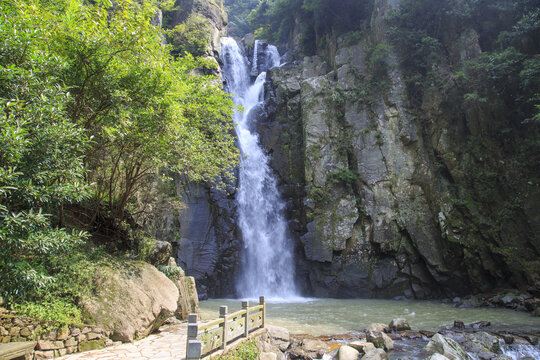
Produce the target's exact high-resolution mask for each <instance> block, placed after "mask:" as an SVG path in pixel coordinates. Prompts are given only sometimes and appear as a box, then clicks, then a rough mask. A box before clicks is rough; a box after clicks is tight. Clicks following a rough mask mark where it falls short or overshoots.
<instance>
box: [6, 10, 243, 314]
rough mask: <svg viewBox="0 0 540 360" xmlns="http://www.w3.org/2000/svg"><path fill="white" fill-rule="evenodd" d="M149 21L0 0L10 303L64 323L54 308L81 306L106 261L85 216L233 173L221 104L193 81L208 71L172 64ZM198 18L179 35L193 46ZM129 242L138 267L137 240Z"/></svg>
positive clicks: (133, 13) (225, 107)
mask: <svg viewBox="0 0 540 360" xmlns="http://www.w3.org/2000/svg"><path fill="white" fill-rule="evenodd" d="M161 3H163V2H161ZM165 3H166V4H165V5H166V6H169V7H170V6H172V3H171V2H170V1H169V2H165ZM162 5H163V4H162ZM155 11H156V8H155V7H154V5H152V4H151V3H149V2H144V3H138V2H131V1H128V0H120V1H115V2H111V1H98V2H86V1H82V0H61V1H56V2H51V1H46V0H23V1H17V2H15V1H12V0H0V43H1V45H0V142H1V143H2V148H1V149H0V273H1V274H2V281H1V282H0V295H1V296H2V297H3V298H4V299H6V300H7V301H8V302H9V304H10V305H11V306H15V304H19V305H20V306H23V307H24V309H32V311H34V312H38V313H39V312H43V313H47V311H49V310H44V309H53V310H51V311H49V313H53V312H54V309H55V308H56V309H57V310H58V311H59V313H62V312H64V313H66V314H68V315H69V314H70V315H69V316H68V317H70V316H71V317H76V316H75V315H76V314H73V313H72V312H71V310H70V309H69V308H68V307H66V306H67V305H66V306H64V305H65V304H76V303H77V301H78V299H80V298H81V297H84V296H90V294H91V292H92V288H93V285H92V284H93V281H94V279H93V276H94V273H95V269H96V266H97V265H98V264H101V265H104V264H108V263H109V262H111V261H113V260H111V258H109V257H107V256H106V255H105V254H104V253H103V252H101V251H96V249H94V248H93V247H92V246H91V245H90V243H88V242H87V239H88V236H89V235H88V234H87V233H85V232H84V231H82V230H81V229H93V228H92V226H94V225H95V224H93V223H91V222H92V221H96V220H95V219H96V218H101V219H103V218H106V219H107V221H110V222H111V223H113V224H122V223H123V221H124V220H125V218H126V210H130V209H129V206H130V204H132V200H133V198H134V196H135V194H138V193H140V192H143V191H144V185H147V184H148V183H149V182H150V181H151V180H152V179H153V178H154V177H155V176H156V174H157V173H158V169H164V170H167V171H174V172H180V173H183V174H185V175H186V178H187V179H189V180H193V181H206V180H211V181H214V180H216V179H218V181H219V179H223V181H228V180H230V179H231V177H232V176H233V175H232V171H231V169H232V167H233V166H235V164H236V163H237V161H238V150H237V149H236V147H235V146H234V136H233V135H232V122H231V115H232V108H233V103H232V100H231V99H230V97H229V95H228V94H226V93H225V92H224V91H222V90H221V89H220V87H219V84H218V82H217V81H216V78H215V77H214V76H207V75H200V74H201V73H203V72H205V71H206V70H207V69H210V68H213V67H214V66H215V65H214V64H213V62H212V61H209V60H202V59H197V58H195V57H193V56H192V55H186V56H183V57H181V58H178V59H175V58H174V57H173V56H172V55H171V46H166V45H163V43H162V40H163V38H164V35H165V33H164V32H163V31H162V30H161V29H159V28H157V27H155V26H153V25H152V24H151V19H152V17H153V16H154V14H155ZM197 21H198V20H193V24H194V29H191V28H190V29H189V31H192V30H193V33H189V34H190V36H192V37H193V38H197V40H202V38H198V34H199V33H197V31H198V30H200V29H201V28H199V27H198V26H199V25H200V22H197ZM189 25H192V24H189ZM186 27H188V26H187V25H186ZM193 38H189V36H188V40H189V41H192V40H193ZM189 41H187V42H186V43H184V44H183V45H186V46H188V45H189V46H191V45H193V44H191V43H190V42H189ZM194 44H195V45H194V46H195V50H194V52H195V51H198V50H200V49H201V47H200V46H199V47H197V46H198V45H199V44H198V43H197V42H195V43H194ZM133 206H135V205H133ZM75 208H76V209H83V212H84V214H82V215H83V216H84V219H86V218H90V219H93V220H90V224H88V223H86V222H83V220H82V219H83V216H79V215H80V214H79V213H77V214H74V213H70V211H71V212H72V211H73V209H75ZM102 213H105V215H100V214H102ZM100 216H101V217H100ZM84 221H86V220H84ZM120 227H121V226H120ZM123 230H126V229H123ZM128 230H129V229H127V230H126V231H128ZM133 242H134V243H133V244H132V245H133V246H134V248H135V249H134V250H135V253H138V256H139V257H145V256H146V255H147V254H146V252H148V249H147V248H148V246H147V245H148V241H147V239H146V238H145V237H144V236H141V235H140V234H139V235H137V234H135V235H134V237H133ZM109 248H110V249H114V248H115V246H110V247H109ZM92 253H95V256H93V255H92V256H91V254H92ZM23 300H24V301H26V302H27V303H28V304H24V303H23ZM56 300H57V301H58V302H55V301H56ZM41 302H43V304H46V306H45V307H43V308H41V310H40V309H38V308H36V307H35V305H36V304H39V303H41ZM32 304H33V305H32ZM62 304H64V305H62ZM62 306H64V308H63V309H64V310H61V308H62ZM21 309H22V308H21ZM28 311H30V310H28ZM60 321H61V322H62V321H64V320H62V319H60Z"/></svg>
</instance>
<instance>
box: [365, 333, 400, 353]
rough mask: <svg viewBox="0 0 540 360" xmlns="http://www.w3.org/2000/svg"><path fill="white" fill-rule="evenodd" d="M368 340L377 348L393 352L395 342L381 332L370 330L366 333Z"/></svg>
mask: <svg viewBox="0 0 540 360" xmlns="http://www.w3.org/2000/svg"><path fill="white" fill-rule="evenodd" d="M366 339H367V341H369V342H370V343H372V344H373V345H375V347H377V348H381V349H384V350H392V349H393V348H394V342H393V341H392V339H390V337H389V336H388V335H386V334H385V333H383V332H380V331H373V330H369V331H367V332H366Z"/></svg>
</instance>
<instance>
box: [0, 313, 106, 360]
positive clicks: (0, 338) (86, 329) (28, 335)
mask: <svg viewBox="0 0 540 360" xmlns="http://www.w3.org/2000/svg"><path fill="white" fill-rule="evenodd" d="M109 336H110V332H109V331H106V330H103V329H101V328H99V327H94V326H90V325H79V326H70V327H67V328H65V329H63V328H58V329H54V330H50V329H49V328H48V327H47V325H46V324H45V323H43V322H40V321H39V320H35V319H30V318H25V317H19V316H16V315H14V314H0V342H2V343H9V342H23V341H37V346H36V350H35V351H34V359H36V360H39V359H52V358H54V357H57V356H63V355H66V354H72V353H76V352H81V351H87V350H95V349H101V348H104V347H106V346H110V345H112V344H113V341H112V340H111V339H109Z"/></svg>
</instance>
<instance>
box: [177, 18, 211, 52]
mask: <svg viewBox="0 0 540 360" xmlns="http://www.w3.org/2000/svg"><path fill="white" fill-rule="evenodd" d="M210 40H211V31H210V25H208V20H207V19H205V18H203V17H202V16H200V15H190V16H189V17H188V18H187V20H186V21H185V22H183V23H182V24H180V25H178V26H176V27H175V28H174V29H173V31H172V43H173V46H174V50H173V54H178V55H180V56H183V55H184V54H185V53H188V54H191V55H193V56H195V57H198V56H203V55H204V54H205V53H206V52H207V49H208V46H209V45H210Z"/></svg>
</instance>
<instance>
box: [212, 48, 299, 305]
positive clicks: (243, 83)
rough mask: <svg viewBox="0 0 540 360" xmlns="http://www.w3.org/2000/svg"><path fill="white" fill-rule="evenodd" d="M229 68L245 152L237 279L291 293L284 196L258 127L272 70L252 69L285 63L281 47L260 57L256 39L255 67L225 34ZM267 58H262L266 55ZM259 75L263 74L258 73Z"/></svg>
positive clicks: (248, 293) (271, 293)
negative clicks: (258, 114) (252, 76)
mask: <svg viewBox="0 0 540 360" xmlns="http://www.w3.org/2000/svg"><path fill="white" fill-rule="evenodd" d="M221 42H222V60H223V64H224V66H223V73H224V76H225V78H226V80H227V89H228V91H229V92H230V93H232V94H233V98H234V101H235V103H236V104H238V105H241V106H242V107H243V110H244V111H243V112H237V113H235V118H234V121H235V123H236V133H237V136H238V143H239V147H240V151H241V154H242V158H241V160H240V170H239V186H238V192H237V202H238V225H239V227H240V230H241V232H242V237H243V244H244V252H243V254H242V265H241V269H240V275H239V278H238V283H237V291H238V294H239V295H240V296H241V297H244V298H257V297H258V296H259V295H264V296H266V297H268V298H274V299H275V298H281V299H287V298H292V297H295V296H296V286H295V284H294V261H293V245H292V243H291V239H290V238H289V237H288V236H287V222H286V221H285V218H284V215H283V212H284V207H285V205H284V202H283V200H282V199H281V197H280V194H279V192H278V189H277V181H276V179H275V177H274V175H273V173H272V169H271V168H270V166H269V164H268V162H269V159H268V156H267V155H266V153H265V152H264V150H263V149H262V147H261V145H260V143H259V136H258V134H257V133H256V132H255V130H253V129H254V128H255V126H254V124H253V122H255V121H256V116H253V115H254V113H255V110H256V109H258V108H260V107H261V106H262V104H263V97H264V83H265V81H266V72H264V71H263V72H261V73H260V74H258V76H257V78H256V80H255V82H254V83H251V81H250V76H249V74H250V72H251V71H253V70H254V69H255V68H257V72H259V70H260V69H261V67H264V70H266V69H270V68H272V67H273V66H277V65H279V60H280V58H279V53H278V52H277V49H276V48H275V47H271V46H268V47H266V48H265V49H264V51H265V54H264V57H263V59H264V62H265V63H266V64H261V61H258V62H256V61H257V57H258V54H257V52H258V51H261V50H260V46H259V43H256V51H255V54H254V61H253V65H254V66H255V67H252V68H251V69H250V67H249V64H248V61H247V60H246V58H245V57H244V55H243V54H242V51H241V50H240V48H239V46H238V44H237V43H236V41H235V40H233V39H231V38H223V39H222V40H221ZM260 59H261V58H259V60H260ZM255 75H257V74H255Z"/></svg>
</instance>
